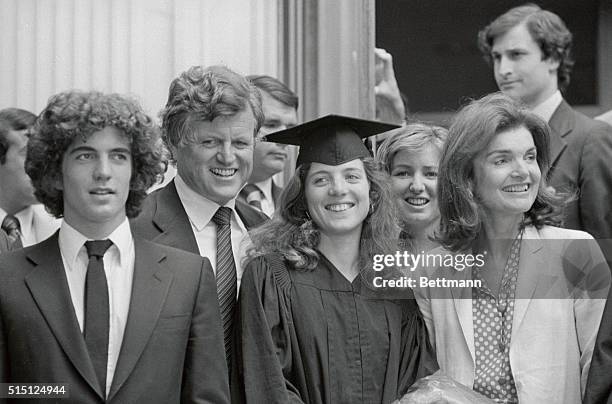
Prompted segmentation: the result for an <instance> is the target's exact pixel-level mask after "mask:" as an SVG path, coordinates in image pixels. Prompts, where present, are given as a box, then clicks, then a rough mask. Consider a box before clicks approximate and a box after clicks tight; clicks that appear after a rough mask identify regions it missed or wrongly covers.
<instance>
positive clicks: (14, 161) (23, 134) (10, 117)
mask: <svg viewBox="0 0 612 404" xmlns="http://www.w3.org/2000/svg"><path fill="white" fill-rule="evenodd" d="M35 121H36V115H34V114H33V113H31V112H29V111H26V110H23V109H19V108H6V109H3V110H0V223H1V224H2V230H4V231H5V232H6V233H7V234H8V237H9V240H10V241H11V243H13V246H14V247H15V248H21V247H27V246H29V245H32V244H36V243H38V242H39V241H42V240H44V239H46V238H47V237H49V236H50V235H51V234H53V232H55V231H56V230H57V229H58V228H59V226H60V223H61V221H60V220H58V219H55V218H53V217H52V216H51V215H49V214H48V213H47V212H45V210H44V207H43V206H42V205H41V204H40V203H39V202H38V201H37V200H36V198H35V197H34V189H33V188H32V182H31V181H30V178H29V177H28V176H27V174H26V172H25V170H24V162H25V156H26V147H27V143H28V135H27V131H28V129H30V127H32V125H34V122H35Z"/></svg>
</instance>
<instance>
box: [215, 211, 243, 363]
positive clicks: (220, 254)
mask: <svg viewBox="0 0 612 404" xmlns="http://www.w3.org/2000/svg"><path fill="white" fill-rule="evenodd" d="M231 216H232V210H231V209H230V208H228V207H225V206H222V207H220V208H219V209H218V210H217V212H215V215H214V216H213V218H212V220H213V222H215V224H216V225H217V295H218V298H219V310H220V312H221V324H222V325H223V336H224V343H225V357H226V359H227V364H228V367H229V366H230V364H231V353H232V351H231V349H232V320H233V317H234V307H235V306H236V291H237V286H236V284H237V280H238V278H237V275H236V265H235V263H234V252H233V251H232V234H231V227H230V219H231Z"/></svg>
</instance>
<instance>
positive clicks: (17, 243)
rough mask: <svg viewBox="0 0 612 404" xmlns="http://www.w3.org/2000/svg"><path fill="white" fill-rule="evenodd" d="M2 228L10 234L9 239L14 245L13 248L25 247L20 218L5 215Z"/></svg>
mask: <svg viewBox="0 0 612 404" xmlns="http://www.w3.org/2000/svg"><path fill="white" fill-rule="evenodd" d="M2 230H4V231H5V232H6V234H7V235H8V238H9V241H10V242H11V244H12V245H13V249H17V248H22V247H23V244H22V243H21V224H20V223H19V219H17V218H16V217H15V216H13V215H6V216H4V220H3V221H2Z"/></svg>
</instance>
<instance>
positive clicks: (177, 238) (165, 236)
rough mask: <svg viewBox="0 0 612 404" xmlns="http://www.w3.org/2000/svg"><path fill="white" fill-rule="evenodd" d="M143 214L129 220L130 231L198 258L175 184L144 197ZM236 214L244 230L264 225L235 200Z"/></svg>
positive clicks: (255, 213)
mask: <svg viewBox="0 0 612 404" xmlns="http://www.w3.org/2000/svg"><path fill="white" fill-rule="evenodd" d="M143 205H144V207H143V209H142V212H140V214H139V215H138V217H136V218H135V219H133V220H132V231H133V232H134V234H137V235H139V236H141V237H144V238H145V239H147V240H151V241H153V242H155V243H159V244H163V245H168V246H170V247H175V248H179V249H181V250H185V251H189V252H191V253H194V254H199V249H198V243H197V242H196V239H195V235H194V234H193V230H192V229H191V223H190V222H189V217H188V216H187V212H185V208H184V207H183V204H182V203H181V200H180V198H179V196H178V193H177V192H176V185H175V184H174V181H172V182H170V183H169V184H168V185H166V186H165V187H164V188H161V189H158V190H157V191H155V192H153V193H151V194H150V195H149V196H147V199H146V200H145V202H144V204H143ZM236 212H237V213H238V216H240V219H242V222H243V223H244V225H245V227H246V228H247V229H251V228H253V227H256V226H258V225H260V224H262V223H263V222H265V221H266V220H267V219H268V217H267V216H266V215H264V214H263V213H261V212H258V211H256V210H255V209H253V208H252V207H250V206H249V205H248V204H247V203H245V202H242V201H240V200H238V199H237V200H236Z"/></svg>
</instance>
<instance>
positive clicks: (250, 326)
mask: <svg viewBox="0 0 612 404" xmlns="http://www.w3.org/2000/svg"><path fill="white" fill-rule="evenodd" d="M319 255H320V256H321V258H320V260H319V265H318V266H317V268H315V269H314V270H312V271H304V270H295V269H289V270H287V267H286V265H289V264H288V263H285V261H284V260H283V259H282V258H281V257H280V256H279V255H268V256H264V257H259V258H257V259H255V260H253V261H251V262H250V263H249V264H248V265H247V267H246V269H245V272H244V275H243V278H242V285H241V288H240V297H239V304H238V311H237V317H236V323H235V324H236V334H237V338H236V344H237V345H236V351H235V353H236V355H235V358H236V361H237V363H236V362H235V363H236V365H237V369H236V371H237V375H238V376H237V377H238V378H239V380H238V383H240V384H239V385H240V387H241V388H242V391H241V396H242V397H241V398H242V400H244V399H245V397H246V402H248V403H283V404H284V403H302V402H304V403H313V404H318V403H321V404H323V403H327V404H341V403H368V404H369V403H389V402H391V401H393V400H395V399H397V398H398V397H400V396H401V395H402V394H403V393H405V391H406V389H407V388H408V387H410V385H411V384H412V383H413V382H415V381H416V380H417V379H418V378H421V377H423V376H427V375H428V374H431V373H433V372H434V371H436V370H437V368H438V366H437V363H436V361H435V355H434V353H433V351H432V348H431V345H430V344H429V341H428V339H427V338H428V337H427V330H426V328H425V324H424V322H423V320H422V317H421V315H420V313H419V311H418V308H417V306H416V303H415V301H414V300H413V299H404V300H386V299H371V298H366V297H364V296H363V294H361V293H360V292H361V288H362V285H361V281H360V278H359V277H357V279H355V280H354V281H353V282H352V283H350V282H349V281H348V280H347V279H346V278H344V276H342V274H340V272H339V271H338V270H337V269H336V268H335V267H334V266H333V265H332V264H331V263H330V262H329V261H328V260H327V259H326V258H325V257H324V256H323V255H322V254H319ZM234 387H236V386H234ZM234 391H235V390H234ZM233 399H234V400H235V401H239V400H237V397H233Z"/></svg>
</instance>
